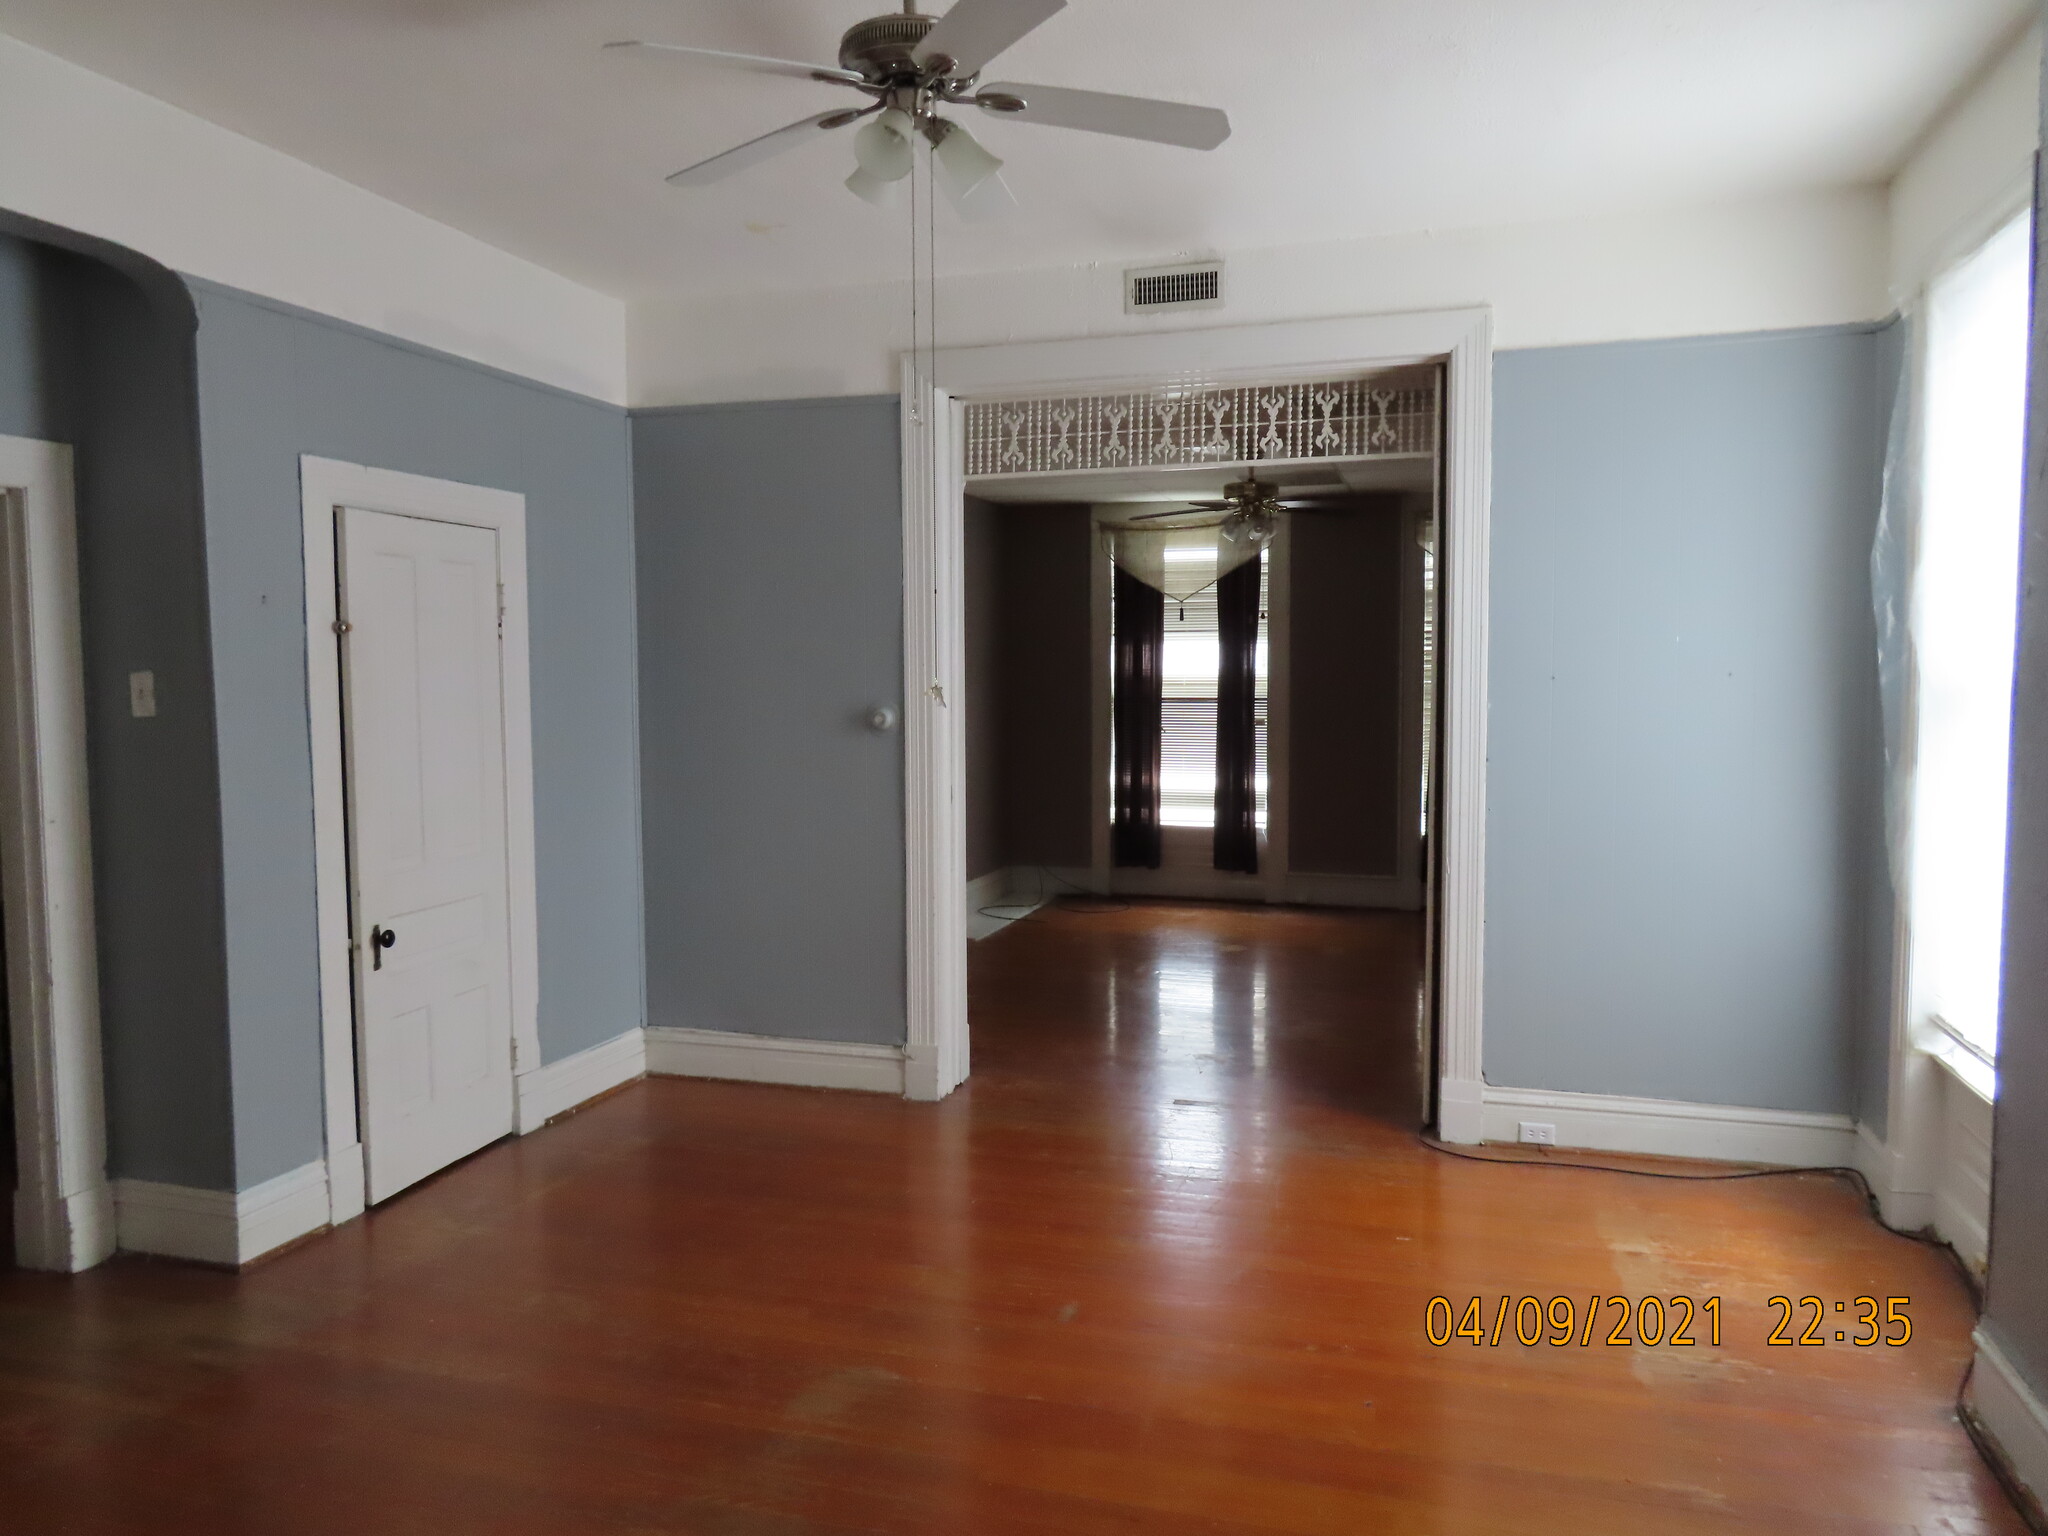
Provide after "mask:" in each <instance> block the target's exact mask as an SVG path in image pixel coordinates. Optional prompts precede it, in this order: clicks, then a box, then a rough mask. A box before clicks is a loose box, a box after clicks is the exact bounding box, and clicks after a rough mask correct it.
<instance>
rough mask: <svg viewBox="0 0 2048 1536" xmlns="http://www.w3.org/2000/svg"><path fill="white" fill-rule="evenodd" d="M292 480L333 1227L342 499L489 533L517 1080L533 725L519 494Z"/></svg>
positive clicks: (524, 1048) (346, 950)
mask: <svg viewBox="0 0 2048 1536" xmlns="http://www.w3.org/2000/svg"><path fill="white" fill-rule="evenodd" d="M299 481H300V495H301V516H302V527H303V545H302V550H303V556H304V562H305V575H306V585H305V603H306V685H307V703H308V716H309V722H310V725H311V736H312V756H313V822H314V888H315V899H316V904H317V908H318V925H319V955H320V1039H321V1059H322V1076H323V1081H324V1084H325V1108H326V1115H325V1120H326V1146H327V1174H328V1197H329V1202H330V1219H331V1220H332V1221H333V1222H335V1223H336V1224H339V1223H341V1222H344V1221H347V1220H350V1219H351V1218H353V1217H355V1216H359V1215H361V1214H362V1211H363V1208H364V1204H365V1197H366V1179H365V1166H364V1152H363V1147H362V1143H361V1139H360V1136H359V1133H358V1129H357V1123H358V1107H357V1063H356V1028H355V1009H354V963H355V953H354V949H353V944H354V939H355V935H354V933H353V932H352V929H351V915H350V907H349V863H348V839H347V815H346V806H345V790H344V785H345V775H344V772H343V751H342V747H343V729H342V689H341V667H340V650H341V644H342V642H341V639H340V637H338V636H337V634H336V632H335V625H336V622H337V620H338V618H339V609H338V607H337V603H336V595H337V587H338V581H339V572H338V571H337V569H336V562H335V555H336V550H337V537H338V529H337V518H338V515H339V511H340V509H341V508H343V507H350V508H360V509H364V510H368V511H378V512H391V513H397V514H400V515H402V516H406V517H412V518H419V519H428V520H432V521H434V522H437V523H452V524H460V525H463V526H465V527H469V528H476V529H488V530H490V531H491V532H492V533H494V534H495V535H496V540H497V559H498V580H499V582H500V584H501V585H502V594H501V599H500V600H501V602H502V604H503V618H502V626H503V634H502V639H501V642H500V645H499V664H500V668H501V697H500V709H501V718H502V724H503V736H502V744H503V762H504V806H505V809H504V825H505V863H506V867H507V876H508V878H507V897H506V905H507V919H508V920H507V925H506V926H507V929H508V934H509V937H508V943H509V946H510V961H511V964H510V976H511V983H510V1008H511V1033H512V1057H513V1065H512V1070H513V1072H514V1074H515V1081H517V1082H523V1081H524V1080H525V1079H526V1078H527V1077H528V1076H529V1075H530V1074H532V1073H534V1072H536V1071H537V1070H539V1068H540V1064H541V1060H540V1037H539V1008H538V998H539V980H540V978H539V967H538V959H537V947H538V930H539V917H538V911H537V902H536V891H535V871H534V836H533V732H532V723H531V722H532V712H531V710H532V706H531V696H530V689H529V682H528V660H527V599H526V499H525V497H523V496H521V495H519V494H518V493H516V492H512V491H502V490H494V489H490V488H487V487H483V486H474V485H464V484H461V483H460V482H457V481H451V480H437V479H433V478H430V477H427V476H423V475H409V474H402V473H399V472H397V471H393V470H384V469H373V468H369V467H367V466H364V465H360V464H348V463H343V462H340V461H337V460H333V459H323V458H319V457H316V456H314V455H311V454H308V455H304V456H302V457H301V458H300V460H299ZM365 921H367V915H366V918H365ZM401 942H402V941H401ZM397 953H398V952H397V950H396V949H394V950H393V951H392V952H391V953H390V954H388V955H387V956H386V963H387V964H389V963H390V962H391V960H392V959H393V958H394V957H395V956H396V955H397ZM521 1102H522V1103H523V1102H524V1098H523V1097H522V1100H521ZM517 1113H518V1114H520V1115H521V1117H522V1118H521V1120H520V1123H519V1125H518V1127H517V1128H518V1129H519V1130H521V1131H528V1130H532V1129H534V1128H535V1124H537V1123H538V1122H537V1121H536V1122H535V1123H534V1124H529V1123H527V1120H526V1118H525V1111H523V1110H520V1111H517Z"/></svg>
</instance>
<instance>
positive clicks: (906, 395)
mask: <svg viewBox="0 0 2048 1536" xmlns="http://www.w3.org/2000/svg"><path fill="white" fill-rule="evenodd" d="M1432 359H1443V360H1445V368H1446V373H1445V388H1444V425H1443V430H1444V445H1445V453H1444V483H1443V495H1442V517H1443V527H1442V529H1441V532H1440V535H1439V536H1440V540H1441V543H1440V545H1439V547H1440V549H1441V550H1442V555H1441V562H1440V564H1439V566H1438V574H1439V581H1440V590H1441V591H1442V592H1443V594H1444V598H1443V604H1444V606H1443V612H1442V628H1441V630H1440V632H1439V644H1440V646H1441V651H1440V656H1441V665H1442V680H1441V688H1442V694H1441V708H1442V711H1443V727H1442V729H1443V756H1442V759H1441V765H1442V778H1441V783H1442V793H1441V795H1440V796H1439V797H1437V800H1436V804H1435V806H1434V807H1433V809H1434V812H1435V817H1436V821H1435V825H1436V827H1437V829H1438V830H1439V832H1440V835H1441V836H1442V839H1443V850H1442V888H1441V892H1440V897H1439V906H1440V912H1441V916H1440V922H1441V933H1442V941H1441V950H1440V955H1441V959H1440V962H1439V975H1440V985H1439V989H1438V993H1437V996H1438V1007H1437V1036H1438V1039H1437V1061H1436V1073H1437V1088H1438V1093H1437V1105H1438V1113H1437V1127H1438V1131H1439V1134H1441V1135H1442V1136H1443V1137H1444V1138H1445V1139H1446V1140H1449V1141H1463V1142H1473V1141H1478V1140H1479V1139H1480V1137H1481V1131H1482V1117H1483V1113H1484V1104H1483V1095H1482V1092H1481V1089H1482V1086H1483V1079H1482V1077H1481V1066H1480V1041H1481V1009H1482V1002H1483V998H1482V987H1481V980H1482V975H1483V972H1484V949H1485V882H1486V670H1487V656H1486V644H1487V602H1488V576H1489V563H1488V562H1489V551H1488V545H1489V541H1490V535H1491V500H1492V491H1491V481H1492V464H1493V460H1492V434H1493V341H1492V314H1491V311H1490V310H1487V309H1484V308H1475V309H1458V310H1433V311H1417V312H1413V313H1408V314H1393V315H1362V316H1344V317H1337V318H1332V319H1328V320H1307V321H1289V322H1284V323H1280V324H1274V325H1245V326H1228V327H1220V328H1217V329H1210V330H1176V331H1154V332H1147V333H1142V334H1135V335H1125V336H1097V337H1085V338H1079V339H1075V340H1071V341H1047V342H1013V343H1005V344H1001V345H996V346H987V347H960V348H952V349H944V350H937V351H934V352H931V353H927V354H925V356H924V358H923V359H921V360H920V359H913V358H912V357H909V356H905V357H904V358H903V360H902V379H903V400H904V410H903V432H902V448H903V550H904V562H903V598H904V716H903V724H904V751H905V759H904V760H905V790H904V800H905V827H906V845H907V846H906V858H905V866H906V867H905V875H906V882H905V893H906V897H907V903H908V909H909V910H908V913H907V917H908V923H907V928H908V933H907V936H906V944H905V959H906V962H907V964H906V970H907V976H908V983H909V985H908V1018H907V1020H906V1029H905V1036H906V1079H907V1083H906V1087H907V1091H908V1092H909V1094H910V1096H911V1097H913V1098H924V1099H935V1098H943V1097H944V1096H945V1095H946V1094H948V1093H950V1092H951V1091H952V1090H953V1089H954V1088H955V1087H957V1086H958V1085H959V1084H960V1083H961V1082H963V1081H965V1079H966V1076H967V1065H968V1038H967V976H966V951H967V933H966V909H965V906H964V904H963V903H962V902H961V900H960V891H961V889H962V887H963V886H964V885H965V884H966V878H967V876H966V857H965V810H964V806H965V772H966V770H965V739H966V731H965V725H964V715H963V713H962V711H961V709H960V708H959V707H958V702H959V700H960V697H961V689H962V686H963V683H964V677H965V671H966V654H965V617H964V613H965V592H964V581H963V575H962V565H961V541H962V532H961V519H962V514H961V507H962V499H963V497H964V495H965V493H966V483H965V482H966V460H965V456H964V452H963V443H962V436H963V419H962V418H963V416H964V412H965V403H966V402H967V401H970V400H1002V399H1019V398H1030V397H1039V396H1053V395H1059V394H1064V393H1074V394H1082V393H1100V392H1102V391H1104V390H1108V389H1151V388H1156V387H1158V386H1159V385H1160V384H1161V383H1162V382H1165V381H1172V382H1185V383H1189V384H1197V383H1199V384H1224V383H1236V382H1254V381H1256V382H1267V381H1279V380H1284V379H1288V378H1316V377H1328V376H1330V375H1331V374H1341V373H1346V372H1354V371H1356V372H1364V371H1369V370H1372V369H1377V368H1384V367H1390V366H1395V365H1398V364H1404V363H1419V362H1424V361H1428V360H1432Z"/></svg>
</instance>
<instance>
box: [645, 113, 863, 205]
mask: <svg viewBox="0 0 2048 1536" xmlns="http://www.w3.org/2000/svg"><path fill="white" fill-rule="evenodd" d="M864 116H866V114H865V113H863V112H857V111H856V112H820V113H819V114H818V115H817V116H816V117H807V118H805V119H804V120H803V121H802V122H799V123H791V124H790V125H789V126H788V127H787V128H778V129H776V130H775V131H774V132H773V133H764V134H762V135H761V137H759V138H758V139H749V140H747V142H746V143H744V144H736V145H734V146H733V147H732V148H731V149H728V150H726V151H725V152H724V153H723V154H717V155H713V156H712V157H711V158H710V159H709V160H699V161H698V162H697V163H696V164H695V165H692V166H687V167H685V168H684V169H682V170H680V171H677V172H676V173H675V175H673V176H671V177H669V178H668V184H669V185H670V186H672V187H708V186H710V185H711V184H712V183H713V182H719V181H723V180H725V178H726V177H728V176H737V175H738V174H739V173H740V172H741V171H744V170H749V169H751V168H752V167H754V166H757V165H759V164H760V163H761V162H762V161H763V160H773V159H774V158H775V157H776V156H777V155H780V154H784V153H786V152H787V151H789V150H792V149H795V148H796V147H797V145H799V144H801V143H802V142H803V141H804V140H805V139H806V138H810V137H812V136H814V135H815V134H817V133H818V131H819V130H821V129H832V128H842V127H844V126H845V125H846V124H847V123H850V122H851V121H853V119H854V118H856V117H864Z"/></svg>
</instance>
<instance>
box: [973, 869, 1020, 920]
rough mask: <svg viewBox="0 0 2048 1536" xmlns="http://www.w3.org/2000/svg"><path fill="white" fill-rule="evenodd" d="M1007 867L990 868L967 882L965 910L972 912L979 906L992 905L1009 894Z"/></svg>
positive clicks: (1009, 873)
mask: <svg viewBox="0 0 2048 1536" xmlns="http://www.w3.org/2000/svg"><path fill="white" fill-rule="evenodd" d="M1012 873H1013V872H1012V871H1011V870H1008V869H992V870H990V871H989V872H988V873H987V874H985V875H976V876H975V877H974V878H973V879H972V880H970V881H968V882H967V910H968V911H969V912H973V911H974V910H976V909H977V908H979V907H992V906H994V905H995V904H996V903H997V902H999V901H1001V900H1002V899H1003V898H1004V897H1005V896H1007V895H1009V894H1010V877H1011V874H1012Z"/></svg>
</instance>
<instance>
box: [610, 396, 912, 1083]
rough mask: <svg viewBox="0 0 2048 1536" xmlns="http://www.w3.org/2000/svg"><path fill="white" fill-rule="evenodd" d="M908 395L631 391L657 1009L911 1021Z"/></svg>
mask: <svg viewBox="0 0 2048 1536" xmlns="http://www.w3.org/2000/svg"><path fill="white" fill-rule="evenodd" d="M898 454H899V448H898V434H897V412H896V402H895V400H894V399H893V398H892V399H858V400H830V401H809V402H778V403H775V404H768V405H745V406H716V407H707V408H704V409H696V410H677V411H654V412H645V413H636V414H635V416H634V418H633V478H634V492H635V503H636V507H637V517H638V525H639V535H638V551H639V566H640V571H639V576H640V720H641V728H640V729H641V767H640V782H641V794H642V797H643V813H642V815H643V823H644V827H645V836H646V856H645V866H646V870H647V1008H648V1023H650V1024H654V1025H667V1026H680V1027H684V1028H693V1029H727V1030H736V1031H739V1032H741V1033H745V1034H759V1035H788V1036H796V1037H802V1038H809V1039H820V1040H847V1041H865V1042H870V1043H875V1044H893V1043H899V1042H901V1041H902V1039H903V1028H904V979H903V964H904V960H903V936H904V895H903V880H904V873H903V863H904V838H903V738H902V735H901V733H900V731H899V732H892V733H890V734H888V735H881V734H878V733H876V732H874V731H871V730H870V729H869V728H868V726H867V725H866V723H865V720H864V717H865V716H866V714H867V712H868V711H869V710H870V709H871V708H872V707H873V706H874V705H877V704H890V705H897V706H900V704H901V695H902V692H903V596H902V594H903V541H902V504H901V490H900V484H901V474H900V469H899V463H898Z"/></svg>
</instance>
